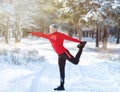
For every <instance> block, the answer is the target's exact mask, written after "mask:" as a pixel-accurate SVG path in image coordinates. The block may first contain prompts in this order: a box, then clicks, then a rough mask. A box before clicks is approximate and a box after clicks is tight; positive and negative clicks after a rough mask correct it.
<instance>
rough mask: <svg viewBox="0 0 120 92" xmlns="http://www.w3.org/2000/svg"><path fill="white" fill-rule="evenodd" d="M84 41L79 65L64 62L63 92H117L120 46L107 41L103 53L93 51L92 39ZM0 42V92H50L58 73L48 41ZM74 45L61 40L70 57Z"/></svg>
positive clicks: (75, 50) (39, 39)
mask: <svg viewBox="0 0 120 92" xmlns="http://www.w3.org/2000/svg"><path fill="white" fill-rule="evenodd" d="M84 40H87V41H88V43H87V45H86V47H85V48H84V51H83V54H82V56H81V59H80V63H79V64H78V65H73V64H71V63H69V62H68V61H67V64H66V80H65V89H66V90H65V92H120V44H119V45H116V44H115V42H114V43H113V42H109V43H108V50H107V51H104V50H100V49H99V48H95V43H94V40H91V39H90V38H88V39H85V38H84ZM0 43H1V45H0V92H54V90H53V89H54V87H57V86H58V85H59V71H58V65H57V55H56V53H55V52H54V51H53V49H52V47H51V46H50V43H49V41H48V40H45V39H41V38H35V37H28V38H24V39H22V41H21V43H19V44H13V43H11V44H9V45H6V44H4V43H2V42H0ZM76 45H77V43H74V42H69V41H65V47H66V48H68V49H69V51H70V52H71V53H72V54H73V55H75V54H76V53H77V50H78V49H77V48H76ZM13 61H14V63H13ZM17 61H19V63H16V62H17ZM20 61H21V62H20Z"/></svg>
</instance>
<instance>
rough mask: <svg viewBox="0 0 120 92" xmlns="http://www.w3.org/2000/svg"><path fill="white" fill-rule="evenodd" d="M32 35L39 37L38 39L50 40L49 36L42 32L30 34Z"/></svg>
mask: <svg viewBox="0 0 120 92" xmlns="http://www.w3.org/2000/svg"><path fill="white" fill-rule="evenodd" d="M30 34H32V35H34V36H38V37H43V38H47V39H48V38H49V37H48V35H47V34H43V33H40V32H30Z"/></svg>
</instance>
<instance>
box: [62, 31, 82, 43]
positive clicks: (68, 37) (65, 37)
mask: <svg viewBox="0 0 120 92" xmlns="http://www.w3.org/2000/svg"><path fill="white" fill-rule="evenodd" d="M61 36H62V37H63V38H64V39H65V40H69V41H73V42H78V43H80V42H81V41H80V40H78V39H76V38H72V37H70V36H68V35H66V34H63V33H61Z"/></svg>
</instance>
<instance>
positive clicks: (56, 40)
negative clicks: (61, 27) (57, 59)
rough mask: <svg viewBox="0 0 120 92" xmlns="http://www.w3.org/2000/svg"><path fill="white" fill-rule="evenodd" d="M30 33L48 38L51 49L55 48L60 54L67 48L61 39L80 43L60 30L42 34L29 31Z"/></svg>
mask: <svg viewBox="0 0 120 92" xmlns="http://www.w3.org/2000/svg"><path fill="white" fill-rule="evenodd" d="M30 33H31V34H32V35H35V36H38V37H43V38H46V39H48V40H49V41H50V42H51V45H52V47H53V49H54V50H55V52H56V53H57V54H58V55H60V54H63V53H64V52H65V51H66V50H67V49H66V48H65V47H64V46H63V41H64V40H69V41H73V42H78V43H80V41H79V40H77V39H75V38H72V37H70V36H68V35H65V34H63V33H60V32H57V31H56V32H54V33H51V34H43V33H40V32H30Z"/></svg>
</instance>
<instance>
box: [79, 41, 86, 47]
mask: <svg viewBox="0 0 120 92" xmlns="http://www.w3.org/2000/svg"><path fill="white" fill-rule="evenodd" d="M86 43H87V42H86V41H82V42H81V43H80V44H78V45H77V47H78V48H79V49H80V48H84V47H85V44H86Z"/></svg>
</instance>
